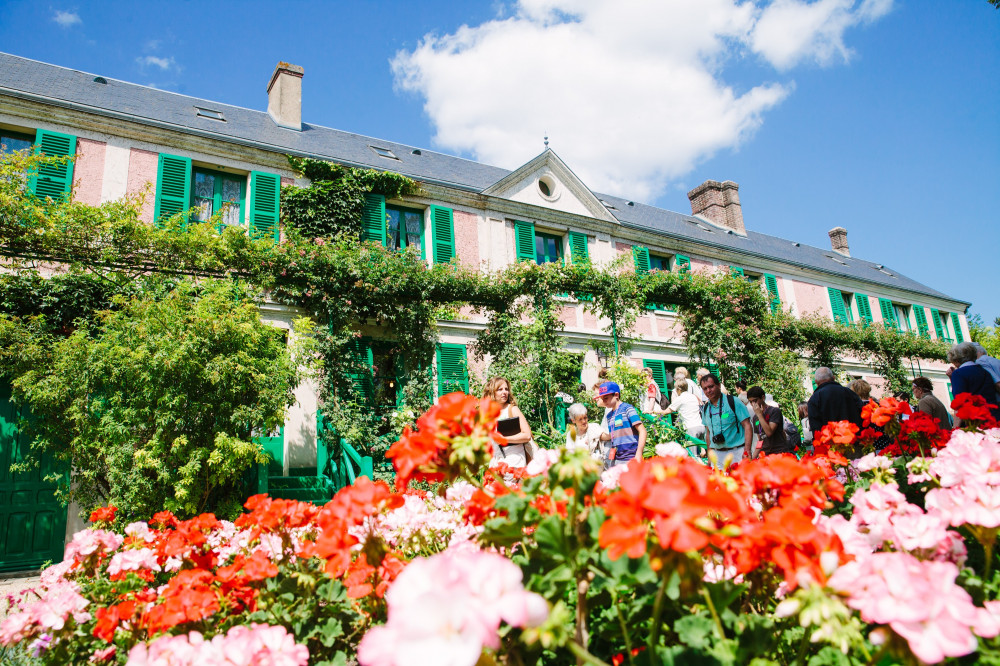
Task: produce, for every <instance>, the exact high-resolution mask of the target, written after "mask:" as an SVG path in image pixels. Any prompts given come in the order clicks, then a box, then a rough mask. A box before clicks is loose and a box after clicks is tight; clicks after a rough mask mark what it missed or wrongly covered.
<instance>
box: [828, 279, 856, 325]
mask: <svg viewBox="0 0 1000 666" xmlns="http://www.w3.org/2000/svg"><path fill="white" fill-rule="evenodd" d="M827 293H828V294H829V295H830V309H831V310H832V311H833V320H834V321H835V322H837V323H838V324H844V325H847V324H851V323H853V322H854V314H853V313H852V312H851V300H852V296H851V294H848V293H846V292H843V291H840V290H839V289H834V288H833V287H828V288H827Z"/></svg>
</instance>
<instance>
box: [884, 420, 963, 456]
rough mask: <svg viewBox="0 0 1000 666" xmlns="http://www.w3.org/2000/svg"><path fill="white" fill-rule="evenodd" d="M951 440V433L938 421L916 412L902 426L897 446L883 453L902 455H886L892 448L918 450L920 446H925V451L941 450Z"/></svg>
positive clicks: (927, 452)
mask: <svg viewBox="0 0 1000 666" xmlns="http://www.w3.org/2000/svg"><path fill="white" fill-rule="evenodd" d="M950 438H951V431H949V430H946V429H944V428H942V427H941V426H940V425H939V424H938V420H937V419H935V418H932V417H931V416H930V415H929V414H925V413H923V412H915V413H914V414H913V415H912V416H910V418H908V419H906V420H905V421H903V422H902V423H901V424H900V426H899V435H898V436H897V439H896V442H895V444H892V445H890V447H886V449H883V450H882V453H883V454H884V455H900V454H893V453H892V452H889V453H886V451H888V449H889V448H891V446H898V447H900V448H903V447H906V448H911V447H912V448H918V447H919V446H923V447H925V449H940V448H942V447H944V445H945V444H947V443H948V440H949V439H950ZM907 445H908V446H907ZM924 453H926V454H928V455H929V454H930V451H929V450H925V451H924Z"/></svg>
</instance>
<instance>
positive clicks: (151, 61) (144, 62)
mask: <svg viewBox="0 0 1000 666" xmlns="http://www.w3.org/2000/svg"><path fill="white" fill-rule="evenodd" d="M135 61H136V62H137V63H138V64H139V66H140V67H159V68H160V69H161V70H163V71H164V72H165V71H167V70H169V69H171V68H175V67H176V66H177V63H176V62H174V59H173V58H172V57H170V58H158V57H156V56H151V55H148V56H142V57H141V58H136V59H135Z"/></svg>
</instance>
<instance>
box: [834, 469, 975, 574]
mask: <svg viewBox="0 0 1000 666" xmlns="http://www.w3.org/2000/svg"><path fill="white" fill-rule="evenodd" d="M851 504H853V505H854V514H853V515H852V516H851V520H850V523H851V525H852V526H853V527H854V528H855V530H857V532H858V533H859V534H861V535H862V536H864V538H865V540H866V541H867V542H868V546H869V551H868V552H869V553H870V552H872V551H875V550H882V549H887V548H890V547H891V548H892V549H894V550H899V551H904V552H907V553H911V554H913V555H915V556H917V557H920V558H921V559H934V560H947V561H953V562H955V563H957V564H959V565H961V564H962V563H963V562H965V557H966V551H965V544H964V543H963V542H962V538H961V537H960V536H959V535H958V534H957V533H955V532H953V531H951V530H949V529H948V521H947V520H945V518H944V517H943V516H941V514H939V513H936V512H934V511H931V512H928V513H925V512H924V511H923V510H922V509H921V508H920V507H918V506H916V505H913V504H910V503H909V502H907V501H906V497H904V496H903V494H902V493H901V492H899V487H898V486H897V485H896V484H895V483H889V484H885V485H878V484H874V485H872V486H871V488H869V489H868V490H864V489H861V488H859V489H858V490H857V491H855V493H854V495H852V496H851ZM845 545H846V544H845ZM852 554H854V555H855V556H860V555H863V554H864V553H859V552H854V553H852Z"/></svg>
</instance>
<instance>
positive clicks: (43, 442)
mask: <svg viewBox="0 0 1000 666" xmlns="http://www.w3.org/2000/svg"><path fill="white" fill-rule="evenodd" d="M255 297H256V295H255V294H254V293H253V292H251V291H250V290H249V289H247V288H246V287H245V286H242V285H240V284H238V283H236V282H233V281H228V280H207V281H203V282H201V283H195V282H192V281H183V282H180V283H179V284H177V285H176V286H175V287H173V288H172V289H169V290H166V291H164V292H163V293H161V294H154V293H149V292H147V293H146V294H145V295H144V296H140V297H136V298H134V299H131V300H125V299H123V298H120V299H119V300H118V302H117V307H118V309H117V310H114V311H105V312H104V313H102V314H101V315H100V316H99V317H98V319H97V321H96V322H93V323H91V322H87V321H84V320H81V321H80V322H79V323H80V327H79V328H78V329H77V330H76V331H74V332H73V333H72V334H71V335H69V336H68V337H65V338H59V337H54V336H51V335H48V334H46V333H44V331H43V330H42V329H41V328H39V326H40V323H39V321H38V320H30V321H27V322H25V321H22V320H17V319H11V318H5V319H0V334H3V335H5V337H6V338H7V339H6V341H5V342H6V344H5V345H4V346H5V347H8V346H9V345H10V341H11V340H12V339H15V338H17V337H18V336H20V338H19V339H20V340H21V341H22V343H23V348H24V349H25V350H26V351H27V352H28V353H27V354H26V356H28V357H30V358H34V359H35V361H36V362H34V363H31V364H29V365H28V366H26V367H21V368H17V369H16V371H17V372H16V374H15V376H14V379H13V388H14V397H15V399H17V400H18V401H19V402H21V403H22V404H24V405H26V406H27V407H29V408H30V411H31V413H32V414H33V415H34V416H35V417H36V418H34V419H32V421H31V422H30V424H29V425H30V427H31V432H33V434H34V436H35V440H34V446H35V447H39V448H41V449H44V450H48V451H52V452H55V453H56V454H57V456H58V457H59V458H61V459H62V460H65V461H66V462H67V463H70V464H72V465H73V469H74V472H75V474H74V484H73V486H72V488H71V489H64V491H63V493H62V497H63V499H66V500H68V499H71V498H72V499H76V500H77V501H78V502H79V503H80V504H81V506H83V507H84V508H90V507H93V506H97V505H100V504H104V503H109V502H110V503H114V504H116V505H118V506H122V507H128V509H127V512H126V514H127V515H125V516H123V517H124V518H130V517H135V516H149V515H152V514H153V513H155V512H157V511H160V510H162V509H169V510H171V511H174V512H175V513H177V514H179V515H182V516H190V515H194V514H197V513H199V512H200V511H203V510H205V509H207V508H211V509H213V510H216V511H219V512H221V513H223V514H232V513H234V511H238V508H239V504H240V499H241V497H240V495H241V493H242V487H241V479H242V476H243V474H244V472H245V471H246V470H247V469H248V468H249V467H250V466H251V465H252V464H254V463H257V462H265V461H266V457H265V455H264V453H263V451H262V449H261V446H260V445H259V444H257V443H255V442H254V441H253V437H254V436H257V435H260V434H263V433H266V432H269V431H271V430H273V429H275V428H277V427H278V426H280V425H281V424H282V423H283V422H284V413H285V408H286V407H287V406H288V405H290V404H291V403H292V400H293V397H292V389H293V387H294V386H295V385H296V383H297V379H298V376H297V370H296V367H295V363H294V362H293V360H292V358H291V356H290V354H289V351H288V349H287V346H286V344H285V341H284V339H283V335H282V332H281V331H280V330H278V329H276V328H274V327H271V326H268V325H266V324H264V323H263V322H261V320H260V314H259V312H258V310H257V307H256V305H255V302H256V299H255ZM244 496H245V495H244Z"/></svg>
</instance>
